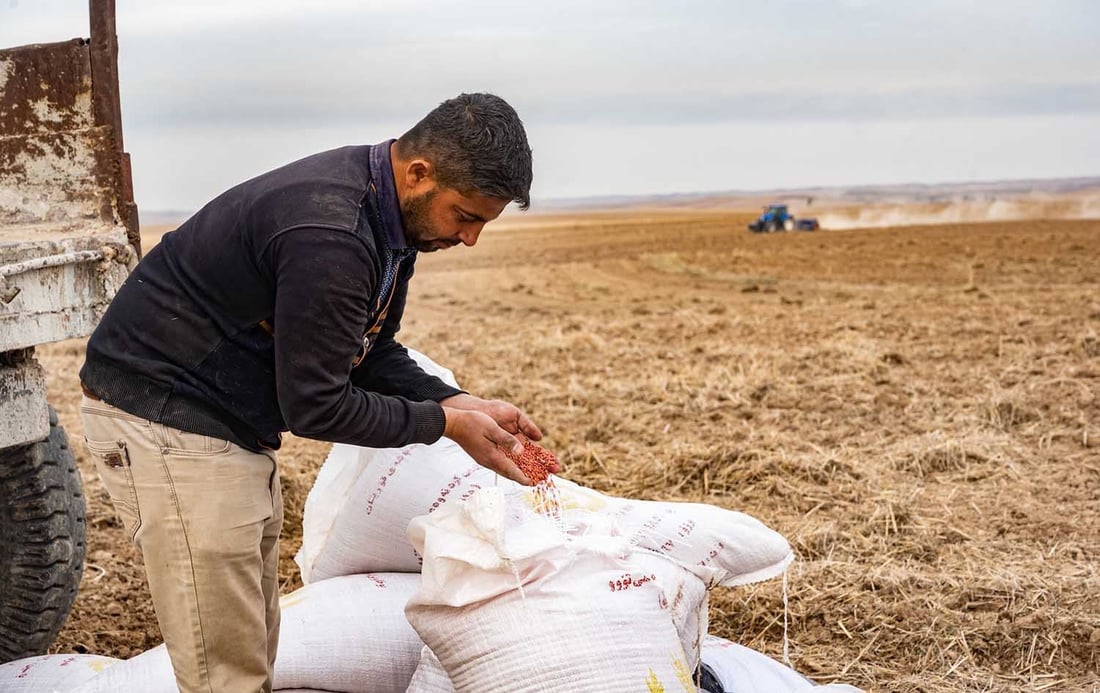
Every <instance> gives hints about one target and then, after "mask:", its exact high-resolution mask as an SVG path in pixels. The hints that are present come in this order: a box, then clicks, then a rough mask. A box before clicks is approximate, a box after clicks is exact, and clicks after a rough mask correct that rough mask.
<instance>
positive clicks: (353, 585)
mask: <svg viewBox="0 0 1100 693" xmlns="http://www.w3.org/2000/svg"><path fill="white" fill-rule="evenodd" d="M419 582H420V576H419V575H415V574H407V573H388V574H387V573H383V574H372V575H349V576H346V577H341V578H335V579H332V580H325V581H322V582H317V583H314V584H312V585H308V586H306V587H303V588H302V589H300V590H296V591H294V592H291V593H290V594H288V595H286V596H284V597H283V598H282V600H281V601H280V604H281V607H282V621H281V625H280V629H279V653H278V657H277V658H276V660H275V680H274V685H275V688H276V690H286V689H295V688H298V689H306V690H310V689H319V690H324V691H336V692H339V693H360V692H361V693H389V692H391V691H392V692H393V693H403V691H405V689H406V688H407V687H408V685H409V681H410V680H411V679H412V675H413V672H415V671H416V667H417V664H419V661H420V649H421V648H422V647H423V643H422V642H421V641H420V638H419V637H417V635H416V632H415V631H414V630H413V629H412V627H411V626H410V625H409V624H408V621H406V620H405V615H404V606H405V603H406V602H407V601H408V599H409V597H410V596H411V595H412V594H413V593H414V592H415V591H416V589H417V586H418V585H419ZM177 691H178V689H177V687H176V682H175V676H174V675H173V673H172V663H171V661H170V660H169V658H168V651H167V650H166V649H165V647H164V645H160V646H159V647H155V648H153V649H151V650H147V651H146V652H143V653H141V654H140V655H138V656H136V657H134V658H132V659H129V660H126V661H125V662H121V663H119V664H117V665H115V666H113V667H111V668H110V669H108V670H107V671H105V672H103V674H102V675H100V676H97V677H96V678H94V679H92V680H91V681H89V682H88V683H86V684H85V685H84V687H82V688H80V689H79V693H177Z"/></svg>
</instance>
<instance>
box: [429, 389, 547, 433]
mask: <svg viewBox="0 0 1100 693" xmlns="http://www.w3.org/2000/svg"><path fill="white" fill-rule="evenodd" d="M440 404H441V405H443V407H444V408H450V409H464V410H466V411H479V412H481V413H482V414H485V415H487V416H489V417H490V418H491V419H492V420H493V421H496V422H497V425H498V426H500V427H501V428H503V429H504V430H506V431H508V432H509V433H511V434H512V435H519V434H521V433H522V434H523V435H525V436H527V437H528V438H530V439H531V440H542V431H540V430H539V427H538V426H536V425H535V422H534V421H532V420H531V419H530V417H528V416H527V415H526V414H524V413H523V410H521V409H520V408H519V407H517V406H516V405H514V404H509V403H508V402H502V401H501V400H499V399H481V398H480V397H474V396H473V395H468V394H466V393H462V394H460V395H454V396H453V397H448V398H447V399H445V400H443V401H441V402H440ZM448 437H450V436H448Z"/></svg>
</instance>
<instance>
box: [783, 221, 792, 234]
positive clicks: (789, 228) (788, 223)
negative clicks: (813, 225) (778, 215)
mask: <svg viewBox="0 0 1100 693" xmlns="http://www.w3.org/2000/svg"><path fill="white" fill-rule="evenodd" d="M783 230H784V231H794V219H784V220H783Z"/></svg>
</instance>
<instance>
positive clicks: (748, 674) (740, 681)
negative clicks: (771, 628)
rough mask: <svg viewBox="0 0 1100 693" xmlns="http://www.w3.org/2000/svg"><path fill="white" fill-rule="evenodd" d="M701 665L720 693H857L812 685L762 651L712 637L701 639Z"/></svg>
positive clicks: (842, 686) (839, 686) (840, 686)
mask: <svg viewBox="0 0 1100 693" xmlns="http://www.w3.org/2000/svg"><path fill="white" fill-rule="evenodd" d="M703 666H705V667H707V668H708V669H710V672H711V673H712V674H714V676H715V678H717V679H718V681H719V683H721V684H722V689H723V693H826V692H827V691H832V692H833V693H860V691H859V689H858V688H853V687H852V686H848V685H845V684H839V683H832V684H825V685H818V684H815V683H814V682H813V681H811V680H809V679H807V678H806V677H805V676H802V675H801V674H799V673H798V672H796V671H795V670H794V669H791V668H790V667H788V666H785V665H784V664H782V663H781V662H777V661H775V660H774V659H772V658H771V657H769V656H767V655H765V654H763V653H761V652H757V651H756V650H753V649H750V648H748V647H744V646H743V645H738V644H737V643H735V642H730V641H729V640H726V639H725V638H719V637H716V636H713V635H708V636H707V637H706V638H705V639H704V640H703Z"/></svg>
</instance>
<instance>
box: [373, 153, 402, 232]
mask: <svg viewBox="0 0 1100 693" xmlns="http://www.w3.org/2000/svg"><path fill="white" fill-rule="evenodd" d="M393 142H394V140H386V141H384V142H379V143H378V144H376V145H373V146H372V147H371V148H370V172H371V184H372V186H373V188H374V192H375V201H376V204H377V213H378V218H379V220H380V221H381V222H382V235H383V237H384V238H385V239H386V244H387V245H389V247H390V250H408V249H409V243H408V241H407V240H406V238H405V222H404V221H403V220H402V219H401V204H400V202H399V201H398V199H397V186H396V185H395V184H394V182H393V167H392V165H391V164H390V145H391V144H393Z"/></svg>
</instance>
